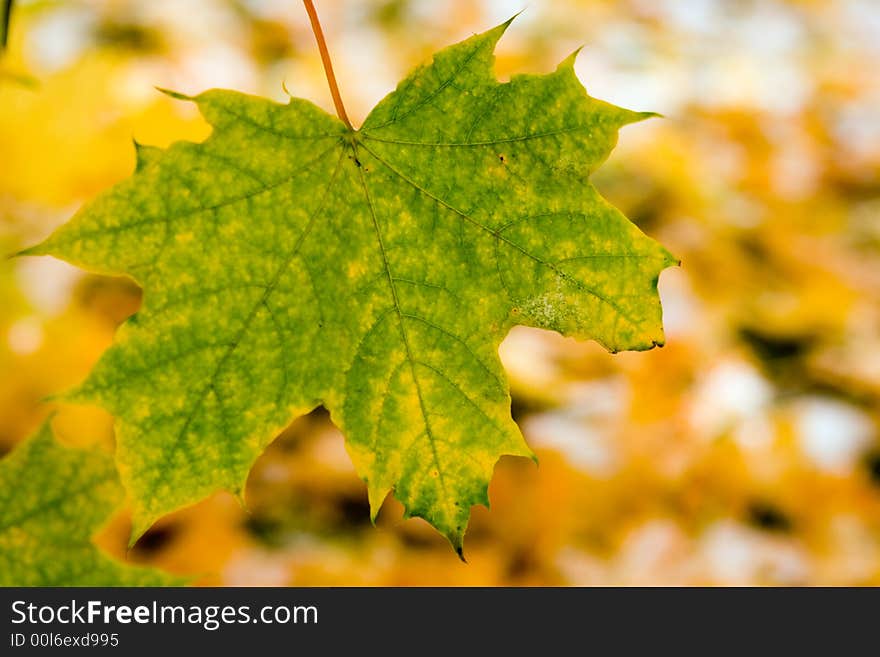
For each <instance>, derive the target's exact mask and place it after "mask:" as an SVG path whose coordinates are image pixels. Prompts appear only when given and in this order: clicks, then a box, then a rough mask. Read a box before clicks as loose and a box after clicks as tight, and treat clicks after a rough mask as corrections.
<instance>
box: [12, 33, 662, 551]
mask: <svg viewBox="0 0 880 657" xmlns="http://www.w3.org/2000/svg"><path fill="white" fill-rule="evenodd" d="M508 24H509V21H508V23H505V24H503V25H501V26H499V27H497V28H495V29H493V30H490V31H488V32H485V33H483V34H479V35H476V36H474V37H472V38H470V39H467V40H465V41H463V42H461V43H459V44H457V45H454V46H451V47H449V48H447V49H445V50H443V51H441V52H439V53H438V54H436V55H435V56H434V58H433V61H432V62H431V63H429V64H427V65H424V66H421V67H419V68H417V69H416V70H415V71H414V72H413V73H411V74H410V75H409V76H408V77H407V78H406V79H405V80H404V81H403V82H401V84H400V85H399V86H398V87H397V89H396V90H395V91H394V92H393V93H391V94H390V95H388V96H387V97H386V98H385V99H384V100H382V101H381V102H380V103H379V105H378V106H376V108H375V109H374V110H373V111H372V112H371V113H370V115H369V117H368V118H367V119H366V121H365V122H364V124H363V127H362V128H361V129H359V130H352V129H350V128H349V127H348V126H347V125H345V124H344V123H343V122H342V121H340V120H338V119H337V118H335V117H332V116H330V115H328V114H327V113H325V112H324V111H322V110H321V109H319V108H317V107H316V106H314V105H313V104H311V103H309V102H307V101H305V100H300V99H297V98H292V99H291V100H290V102H289V103H288V104H286V105H280V104H277V103H274V102H271V101H269V100H266V99H262V98H256V97H252V96H247V95H243V94H240V93H235V92H231V91H219V90H212V91H207V92H205V93H202V94H200V95H198V96H196V97H195V98H192V99H191V100H194V101H195V102H196V103H197V104H198V107H199V109H200V111H201V112H202V114H203V115H204V116H205V118H206V119H207V120H208V121H209V122H210V123H211V124H212V126H213V128H214V131H213V133H212V135H211V136H210V137H209V138H208V139H207V140H206V141H204V142H203V143H200V144H195V143H177V144H175V145H173V146H171V147H170V148H169V149H167V150H164V151H162V150H159V149H154V148H149V149H146V148H143V147H140V148H139V150H138V165H137V170H136V173H135V174H134V175H133V176H132V177H131V178H129V179H128V180H126V181H123V182H122V183H120V184H118V185H116V186H115V187H113V188H112V189H110V190H109V191H108V192H106V193H104V194H103V195H102V196H100V197H99V198H98V199H96V200H95V201H94V202H92V203H91V204H89V205H87V206H86V207H85V208H83V209H82V210H81V211H80V212H79V213H78V214H77V215H76V216H75V217H74V218H73V219H72V220H71V221H70V222H68V223H67V224H66V225H64V226H62V227H61V228H60V229H59V230H58V231H56V232H55V233H54V234H53V235H52V236H50V238H49V239H48V240H46V241H45V242H44V243H43V244H41V245H38V246H37V247H35V248H32V249H30V250H29V251H27V253H31V254H53V255H56V256H58V257H60V258H63V259H65V260H67V261H69V262H72V263H74V264H77V265H79V266H82V267H85V268H88V269H91V270H93V271H98V272H106V273H114V274H120V273H122V274H127V275H129V276H131V277H132V278H134V279H135V280H136V281H137V282H138V283H140V284H141V286H142V287H143V288H144V291H145V292H144V303H143V307H142V309H141V311H140V312H139V313H137V314H136V315H135V316H134V317H132V318H131V319H130V320H129V321H128V322H127V323H126V324H125V325H124V326H123V327H122V328H121V329H120V330H119V332H118V335H117V338H116V341H115V344H114V345H113V347H112V348H110V349H109V350H108V351H107V353H106V354H105V355H104V356H103V358H102V359H101V360H100V362H99V363H98V365H97V366H96V367H95V369H94V371H93V372H92V374H91V375H90V377H89V378H88V379H87V381H86V382H85V383H84V384H83V385H82V386H81V387H80V388H78V389H77V390H76V391H74V392H73V393H71V395H70V397H69V398H70V399H73V400H79V401H91V402H97V403H99V404H100V405H102V406H104V407H106V408H107V409H109V410H110V411H111V412H112V413H113V414H114V415H115V416H116V428H117V439H118V449H117V460H118V464H119V468H120V473H121V477H122V481H123V483H124V485H125V487H126V488H127V490H128V491H129V494H130V497H131V499H132V502H133V506H134V522H135V526H134V536H137V535H139V534H140V533H141V532H143V531H144V530H145V529H146V528H147V527H148V526H149V525H150V524H151V523H152V522H153V521H154V520H155V519H156V518H158V517H159V516H161V515H162V514H164V513H166V512H168V511H170V510H172V509H175V508H177V507H180V506H182V505H185V504H189V503H192V502H195V501H197V500H198V499H200V498H202V497H204V496H205V495H207V494H209V493H211V492H213V491H214V490H216V489H218V488H226V489H229V490H232V491H233V492H236V493H238V494H240V492H241V491H242V489H243V486H244V482H245V479H246V477H247V473H248V470H249V469H250V467H251V464H252V463H253V461H254V460H255V458H256V457H257V456H258V455H259V454H260V452H261V451H262V450H263V448H264V447H265V445H266V444H267V443H268V442H269V441H270V440H271V439H272V438H273V437H274V436H275V435H276V434H277V433H278V431H280V430H281V429H282V428H283V427H284V426H285V425H287V424H288V423H289V422H290V421H291V419H292V418H294V417H295V416H298V415H301V414H303V413H306V412H308V411H309V410H311V409H312V408H314V407H315V406H316V405H318V404H324V405H325V406H326V407H327V408H328V409H329V411H330V413H331V417H332V419H333V421H334V422H335V423H336V424H337V425H338V426H339V427H340V428H341V429H342V431H343V433H344V434H345V436H346V446H347V449H348V452H349V454H350V455H351V457H352V460H353V461H354V464H355V467H356V469H357V472H358V473H359V475H360V476H361V477H362V478H363V479H364V480H365V481H366V483H367V487H368V493H369V500H370V506H371V510H372V511H371V512H372V515H373V517H374V518H375V515H376V513H377V512H378V509H379V507H380V506H381V505H382V502H383V500H384V499H385V497H386V495H387V494H388V493H389V491H392V490H393V491H394V494H395V496H396V497H397V498H398V499H399V500H400V501H401V502H402V503H403V504H404V506H405V508H406V512H407V514H408V515H415V516H420V517H423V518H425V519H426V520H428V521H429V522H430V523H431V524H433V525H434V526H435V527H437V528H438V529H439V530H440V531H441V532H442V533H443V534H445V535H446V536H447V537H448V538H449V540H450V542H451V543H452V545H453V546H454V547H455V549H456V550H457V551H458V552H459V554H461V547H462V538H463V534H464V531H465V528H466V526H467V521H468V517H469V513H470V507H471V506H472V505H473V504H478V503H482V504H488V497H487V486H488V482H489V480H490V478H491V476H492V471H493V468H494V465H495V463H496V462H497V460H498V458H499V457H500V456H501V455H504V454H510V455H519V456H531V451H530V450H529V448H528V447H527V445H526V444H525V442H524V440H523V438H522V435H521V433H520V431H519V429H518V428H517V426H516V424H515V423H514V422H513V420H512V419H511V416H510V397H509V393H508V385H507V382H506V379H505V376H504V372H503V369H502V366H501V363H500V361H499V358H498V345H499V344H500V342H501V340H502V339H503V338H504V337H505V335H506V334H507V332H508V330H509V329H510V328H511V327H512V326H513V325H515V324H525V325H530V326H536V327H540V328H545V329H552V330H556V331H559V332H560V333H562V334H564V335H570V336H574V337H577V338H581V339H594V340H597V341H598V342H600V343H601V344H603V345H604V346H605V347H607V348H608V349H609V350H612V351H617V350H621V349H649V348H651V347H653V346H655V345H657V344H662V342H663V332H662V323H661V309H660V303H659V299H658V297H657V291H656V285H657V279H658V276H659V273H660V271H661V270H662V269H664V268H665V267H667V266H669V265H670V264H672V263H673V262H674V259H673V258H672V256H671V255H670V254H669V253H668V252H667V251H666V250H665V249H663V248H662V247H661V246H659V245H658V244H656V243H655V242H654V241H652V240H650V239H649V238H647V237H646V236H645V235H644V234H643V233H642V232H641V231H639V230H638V229H637V228H636V227H635V226H634V225H632V224H631V223H630V222H629V221H628V220H627V219H626V218H625V217H624V216H623V215H622V214H621V213H620V212H619V211H617V210H616V209H615V208H614V207H612V206H611V205H610V204H608V203H607V202H606V201H605V200H603V199H602V198H601V197H600V195H599V194H598V193H597V192H596V190H595V189H594V188H593V187H592V185H591V184H590V183H589V181H588V177H589V175H590V173H591V172H592V171H593V170H594V169H595V168H596V167H597V166H598V165H599V164H600V163H601V162H602V161H603V160H604V159H605V158H606V157H607V156H608V154H609V153H610V151H611V149H612V148H613V146H614V144H615V142H616V138H617V131H618V129H619V128H620V127H621V126H623V125H625V124H628V123H631V122H634V121H638V120H641V119H643V118H646V117H648V116H652V114H648V113H635V112H631V111H629V110H625V109H621V108H619V107H615V106H613V105H609V104H607V103H604V102H602V101H599V100H595V99H593V98H591V97H589V96H588V95H587V93H586V91H585V90H584V88H583V86H582V85H581V84H580V82H579V81H578V79H577V77H576V75H575V73H574V55H572V56H571V57H569V58H568V59H566V60H565V61H564V62H563V63H562V64H561V65H560V66H559V67H558V69H557V70H556V71H555V72H554V73H552V74H549V75H519V76H514V77H513V78H512V79H511V80H510V81H509V82H507V83H500V82H498V81H497V80H496V79H495V77H494V74H493V71H492V67H493V61H494V54H493V53H494V48H495V44H496V42H497V40H498V39H499V38H500V36H501V34H502V33H503V32H504V30H505V29H506V27H507V25H508ZM175 95H176V96H178V97H182V98H184V97H183V96H180V95H179V94H175Z"/></svg>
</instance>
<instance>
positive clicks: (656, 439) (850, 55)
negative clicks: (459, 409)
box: [0, 0, 880, 585]
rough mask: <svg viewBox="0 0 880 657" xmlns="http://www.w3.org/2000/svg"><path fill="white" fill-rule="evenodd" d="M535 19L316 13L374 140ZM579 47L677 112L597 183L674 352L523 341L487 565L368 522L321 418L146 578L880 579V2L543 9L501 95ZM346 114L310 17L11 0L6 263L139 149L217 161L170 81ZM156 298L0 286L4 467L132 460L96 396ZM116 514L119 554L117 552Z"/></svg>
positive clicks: (77, 281) (479, 533)
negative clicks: (10, 460)
mask: <svg viewBox="0 0 880 657" xmlns="http://www.w3.org/2000/svg"><path fill="white" fill-rule="evenodd" d="M524 5H525V3H524V2H522V0H512V1H511V0H481V1H475V0H468V1H464V0H461V1H455V0H443V1H441V0H372V1H370V0H367V1H358V2H355V1H353V0H352V1H341V0H318V1H317V6H318V10H319V12H320V14H321V17H322V21H323V23H324V27H325V31H326V34H327V39H328V41H329V45H330V48H331V53H332V55H333V57H334V61H335V65H336V69H337V75H338V77H339V82H340V87H341V89H342V94H343V96H344V98H345V101H346V105H347V107H348V111H349V114H351V115H352V118H353V120H354V121H355V123H358V122H359V121H360V120H362V119H363V118H364V117H365V116H366V114H367V113H368V111H369V108H370V107H372V106H373V105H374V104H375V103H376V102H377V101H378V100H379V99H380V98H381V97H382V96H384V95H385V94H386V93H388V92H389V91H390V90H391V89H393V87H394V86H395V84H396V82H397V81H398V80H399V79H400V78H401V77H402V76H403V75H404V74H405V73H406V72H407V71H408V70H409V69H410V68H411V67H412V66H413V65H415V64H416V63H418V62H420V61H422V60H424V59H426V58H427V57H429V56H430V54H431V53H432V52H433V51H435V50H437V49H439V48H440V47H443V46H445V45H448V44H450V43H452V42H455V41H458V40H460V39H462V38H465V37H467V36H469V35H471V34H473V33H474V32H478V31H482V30H484V29H487V28H489V27H491V26H493V25H495V24H497V23H500V22H502V21H503V20H505V19H507V18H508V17H509V16H510V15H512V14H514V13H516V12H517V11H519V10H521V9H523V7H524ZM581 45H586V47H585V49H584V51H583V52H582V54H581V55H580V58H579V60H578V63H577V67H576V70H577V72H578V74H579V76H580V77H581V80H582V81H583V82H584V83H585V85H586V87H587V89H588V91H589V92H590V93H591V94H592V95H594V96H596V97H599V98H603V99H605V100H609V101H611V102H614V103H616V104H620V105H624V106H626V107H630V108H633V109H637V110H654V111H657V112H661V113H663V114H664V115H665V118H664V119H659V120H658V119H654V120H651V121H648V122H644V123H641V124H638V125H634V126H630V127H627V128H625V129H624V130H623V132H622V134H621V140H620V144H619V146H618V148H617V149H616V150H615V152H614V153H613V155H612V157H611V159H610V160H609V162H608V163H607V164H606V165H605V166H604V167H603V168H602V169H601V170H600V171H599V172H598V173H597V174H596V176H595V183H596V185H597V186H598V188H599V190H600V191H601V192H602V193H603V194H604V195H606V196H607V197H608V198H610V199H611V200H612V201H613V202H614V203H615V204H617V205H618V206H619V207H621V208H622V209H623V210H624V211H625V212H626V213H627V215H628V216H630V217H631V218H632V219H633V221H634V222H635V223H636V224H638V225H639V226H640V227H641V228H642V229H643V230H645V231H646V232H647V233H648V234H650V235H652V236H654V237H656V238H658V239H659V240H660V241H662V242H663V243H664V244H665V245H666V246H668V247H669V248H670V249H671V250H672V251H673V252H674V253H676V254H677V255H678V256H680V257H681V259H682V266H681V268H678V269H670V270H667V271H666V272H665V273H664V274H663V275H662V277H661V280H660V292H661V295H662V298H663V304H664V314H665V317H664V321H665V326H666V331H667V342H668V344H667V346H666V347H665V348H664V349H658V350H654V351H652V352H648V353H640V354H626V353H625V354H618V355H615V356H612V355H610V354H607V353H605V352H604V351H603V350H602V349H601V348H599V347H598V346H597V345H595V344H593V343H577V342H575V341H573V340H569V339H564V338H562V337H560V336H559V335H556V334H552V333H549V332H543V331H538V330H531V329H525V328H517V329H515V330H514V331H513V332H512V333H511V334H510V336H509V337H508V339H507V340H506V341H505V343H504V344H503V345H502V350H501V351H502V357H503V360H504V363H505V366H506V368H507V371H508V373H509V376H510V379H511V385H512V391H513V413H514V416H515V418H516V419H517V421H518V422H519V423H520V426H521V427H522V428H523V431H524V433H525V435H526V438H527V440H528V441H529V442H530V444H531V445H532V446H533V447H534V449H535V450H536V451H537V453H538V455H539V458H540V466H539V467H536V466H535V465H534V464H533V463H532V462H530V461H526V460H523V459H513V458H505V459H503V460H502V461H501V462H500V463H499V465H498V467H497V469H496V475H495V479H494V481H493V484H492V487H491V489H490V494H491V499H492V510H491V511H487V510H486V509H483V508H477V509H475V511H474V515H473V520H472V523H471V529H470V532H469V534H468V536H467V539H466V544H465V547H466V552H467V556H468V560H469V563H468V564H467V565H464V564H462V563H460V562H459V561H458V559H457V558H456V556H455V554H454V553H453V552H452V550H451V549H450V548H449V546H448V544H447V543H446V542H445V540H444V539H442V538H441V537H440V536H439V535H438V534H436V533H435V532H434V531H433V530H432V529H431V528H430V527H428V526H427V525H426V524H425V523H424V522H422V521H421V520H417V519H413V520H406V521H404V520H402V516H401V509H400V506H399V505H398V504H397V503H395V502H393V501H391V500H389V501H388V502H387V503H386V506H385V508H384V509H383V512H382V513H381V515H380V518H379V521H378V523H377V524H378V526H377V527H376V528H374V527H372V526H371V524H370V522H369V518H368V510H367V499H366V493H365V489H364V486H363V484H362V483H361V482H360V480H359V479H358V478H357V477H356V475H355V473H354V470H353V468H352V465H351V463H350V461H349V459H348V457H347V455H346V453H345V451H344V448H343V439H342V436H341V435H340V434H339V432H338V431H337V430H336V429H335V428H334V427H333V426H332V425H331V424H330V422H329V421H328V419H327V416H326V414H324V413H322V412H320V411H317V412H315V413H313V414H312V415H310V416H308V417H306V418H303V419H301V420H299V421H296V422H295V423H294V424H293V425H292V426H291V427H290V428H289V429H288V430H286V431H285V432H284V433H283V434H282V435H281V436H280V437H279V438H278V439H277V440H276V441H275V442H274V443H273V444H272V445H271V447H270V448H269V449H268V450H267V452H266V453H265V454H264V455H263V456H262V457H261V458H260V460H259V461H258V463H257V465H256V467H255V468H254V470H253V472H252V474H251V477H250V480H249V484H248V488H247V500H248V507H249V508H248V510H245V509H243V508H241V507H240V506H239V505H238V503H237V502H236V501H235V500H234V499H233V498H232V497H231V496H229V495H226V494H222V493H221V494H217V495H215V496H214V497H212V498H210V499H208V500H206V501H204V502H203V503H201V504H198V505H197V506H195V507H192V508H189V509H185V510H182V511H180V512H178V513H175V514H173V515H171V516H169V517H167V518H165V519H164V520H162V521H160V523H159V524H157V525H156V526H155V527H154V528H153V529H152V530H151V531H150V532H148V533H147V534H146V535H145V536H144V537H143V538H142V539H141V540H140V541H139V543H138V544H137V545H136V546H135V548H134V549H133V550H132V551H131V552H130V553H128V556H127V558H129V559H130V560H132V561H136V562H141V563H153V564H156V565H158V566H161V567H163V568H166V569H168V570H171V571H173V572H176V573H181V574H186V575H190V576H194V577H195V578H196V581H197V582H198V583H202V584H232V585H238V584H292V585H347V584H358V585H374V584H377V585H409V584H438V585H447V584H482V585H494V584H515V585H532V584H551V585H555V584H576V585H587V584H639V585H653V584H852V585H858V584H880V434H878V425H880V404H878V400H880V257H878V256H880V66H877V62H878V61H880V6H878V4H877V2H875V1H873V0H840V1H835V2H822V1H819V0H816V1H811V0H802V1H795V0H791V1H788V2H783V1H781V0H776V1H773V0H766V1H749V0H737V1H734V0H730V1H724V0H680V1H676V0H658V1H655V0H625V1H621V2H600V1H598V0H597V1H590V0H553V1H552V2H550V1H549V0H548V1H542V0H531V1H530V2H529V3H528V6H527V8H526V11H525V12H524V13H523V14H522V15H521V16H520V17H519V18H518V19H517V20H516V21H515V22H514V24H513V26H512V27H511V28H510V30H509V31H508V33H507V35H506V36H505V38H504V39H503V40H502V42H501V44H500V46H499V50H498V61H497V72H498V75H499V76H500V77H501V78H505V77H506V76H509V75H510V74H511V73H514V72H521V71H529V72H541V71H549V70H552V69H553V68H554V67H555V65H556V63H557V62H558V61H560V60H561V59H563V58H564V57H565V56H566V55H568V54H569V53H570V52H571V51H572V50H574V49H575V48H577V47H578V46H581ZM282 82H283V83H285V84H286V87H287V89H288V90H290V92H291V93H292V94H294V95H297V96H302V97H306V98H309V99H312V100H314V101H315V102H317V103H318V104H319V105H321V106H323V107H325V108H326V109H327V110H328V111H331V112H332V104H331V101H330V97H329V93H328V91H327V88H326V82H325V80H324V76H323V71H322V69H321V66H320V60H319V58H318V54H317V50H316V48H315V46H314V40H313V37H312V34H311V32H310V30H309V28H308V23H307V18H306V15H305V11H304V10H303V7H302V5H301V3H300V2H299V1H298V0H187V1H186V2H182V1H180V0H69V1H51V0H31V1H29V2H28V1H25V0H20V1H18V2H16V6H15V13H14V15H13V18H12V25H11V34H10V39H9V46H8V49H7V51H6V53H5V54H4V55H2V56H0V251H2V252H4V253H9V252H13V251H15V250H16V249H18V248H20V247H22V246H24V245H27V244H29V243H33V242H35V241H37V240H39V239H41V238H42V237H43V236H45V235H46V234H47V233H48V232H49V231H50V230H51V229H53V228H54V227H55V226H57V225H59V224H60V223H62V222H63V221H65V220H66V219H67V218H68V217H69V216H70V215H71V214H72V213H73V212H74V211H75V210H76V208H77V207H78V206H80V205H81V204H82V203H83V202H85V201H86V200H88V199H89V198H91V197H92V196H94V195H95V194H96V193H98V192H99V191H101V190H102V189H105V188H106V187H107V186H109V185H111V184H112V183H114V182H116V181H118V180H121V179H122V178H124V177H126V176H128V175H129V174H130V172H131V171H132V169H133V165H134V152H133V148H132V138H135V139H137V140H138V141H139V142H143V143H149V144H158V145H163V146H164V145H167V144H168V143H170V142H171V141H173V140H177V139H194V140H198V139H201V138H204V137H205V136H206V135H207V134H208V132H209V128H208V127H207V126H206V124H205V123H204V122H203V121H202V120H201V118H200V117H199V116H198V114H197V113H196V112H195V111H194V108H193V107H192V106H190V105H188V104H186V103H181V102H177V101H172V100H171V99H169V98H167V97H165V96H162V95H161V94H159V93H157V92H156V91H155V90H154V85H155V86H161V87H167V88H172V89H176V90H179V91H182V92H185V93H196V92H199V91H201V90H203V89H206V88H209V87H214V86H220V87H231V88H236V89H240V90H244V91H249V92H253V93H259V94H263V95H267V96H269V97H273V98H276V99H278V100H284V99H285V98H286V95H285V92H284V90H283V89H282ZM139 302H140V291H139V290H138V289H137V288H136V287H135V286H134V285H133V284H132V283H131V282H129V281H127V280H125V279H116V278H107V277H100V276H94V275H89V274H87V273H84V272H81V271H79V270H76V269H75V268H73V267H70V266H68V265H66V264H64V263H61V262H58V261H55V260H52V259H50V258H31V259H15V260H3V261H2V262H0V451H2V452H5V451H8V450H10V449H12V448H13V447H14V446H15V444H16V443H17V442H18V441H20V440H22V439H23V438H25V437H26V436H28V435H29V434H30V433H31V432H32V431H33V430H34V429H35V428H36V427H37V426H38V425H39V423H40V422H41V421H42V420H43V419H44V418H45V417H46V416H47V415H48V414H49V413H50V412H53V411H54V412H55V413H56V415H55V419H54V427H55V430H56V433H57V434H58V435H59V437H60V438H61V439H62V440H63V441H65V442H68V443H78V444H85V443H92V442H98V443H102V444H103V445H106V446H107V447H108V448H111V447H112V440H113V437H112V422H111V419H110V418H109V417H108V416H106V415H105V414H104V413H103V412H101V411H99V410H97V409H89V408H77V407H73V406H62V405H58V404H53V403H51V402H46V401H45V399H44V398H45V397H46V396H48V395H51V394H52V393H55V392H59V391H61V390H64V389H65V388H67V387H70V386H72V385H74V384H76V383H77V382H79V381H80V380H81V379H82V378H84V376H85V375H86V373H87V372H88V371H89V369H90V367H91V366H92V365H93V363H94V362H95V361H96V359H97V358H98V357H99V355H100V354H101V352H102V351H103V350H104V349H106V347H107V346H108V344H109V343H110V341H111V339H112V336H113V332H114V330H115V328H116V327H117V326H118V324H119V323H120V322H121V321H123V320H124V318H125V317H127V316H128V315H130V314H131V313H132V312H134V311H135V310H136V309H137V307H138V304H139ZM127 531H128V519H127V515H126V512H125V511H124V509H123V510H122V511H120V513H119V514H118V516H117V517H115V518H114V519H113V520H112V521H111V522H110V524H109V525H108V527H107V528H106V529H105V530H104V531H103V532H102V533H101V535H100V536H99V538H98V540H99V542H100V543H101V545H102V546H103V547H104V548H106V549H107V550H109V551H110V552H112V553H114V554H116V555H117V556H120V557H125V556H126V553H125V549H124V545H125V539H126V535H127Z"/></svg>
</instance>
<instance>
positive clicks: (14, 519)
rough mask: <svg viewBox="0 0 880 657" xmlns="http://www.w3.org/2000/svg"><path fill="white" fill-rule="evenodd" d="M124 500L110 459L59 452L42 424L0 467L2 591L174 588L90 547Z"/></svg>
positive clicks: (90, 453) (162, 577)
mask: <svg viewBox="0 0 880 657" xmlns="http://www.w3.org/2000/svg"><path fill="white" fill-rule="evenodd" d="M123 497H124V491H123V489H122V486H121V485H120V483H119V479H118V478H117V475H116V467H115V466H114V464H113V458H112V457H111V456H110V455H108V454H105V453H103V452H101V451H100V450H95V449H92V450H87V449H73V448H68V447H63V446H62V445H60V444H58V443H57V442H56V441H55V438H54V437H53V436H52V431H51V429H50V428H49V426H48V424H46V425H44V426H43V427H42V428H41V429H40V431H39V432H37V433H36V434H35V435H34V436H32V437H31V438H29V439H28V440H26V441H25V442H24V443H22V444H21V445H20V446H19V447H18V448H17V449H15V451H13V452H12V454H10V455H9V456H7V457H6V458H4V459H3V460H2V461H0V586H170V585H173V584H179V583H180V580H178V579H176V578H174V577H171V576H169V575H165V574H164V573H161V572H159V571H157V570H153V569H150V568H141V567H136V566H130V565H127V564H124V563H119V562H116V561H114V560H112V559H110V558H109V557H108V556H106V555H104V554H103V553H102V552H101V551H100V550H98V548H97V547H96V546H95V544H94V543H92V540H91V539H92V535H93V534H94V533H95V532H97V531H98V529H100V527H101V526H102V525H103V524H104V523H105V522H106V521H107V519H108V517H109V516H110V514H111V513H112V512H113V510H114V509H115V508H116V507H117V505H118V504H119V502H120V500H122V499H123Z"/></svg>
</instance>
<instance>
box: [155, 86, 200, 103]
mask: <svg viewBox="0 0 880 657" xmlns="http://www.w3.org/2000/svg"><path fill="white" fill-rule="evenodd" d="M156 91H158V92H159V93H163V94H165V95H166V96H168V97H170V98H174V99H176V100H188V101H192V100H195V96H187V95H186V94H183V93H180V92H179V91H172V90H171V89H165V88H164V87H156Z"/></svg>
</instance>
